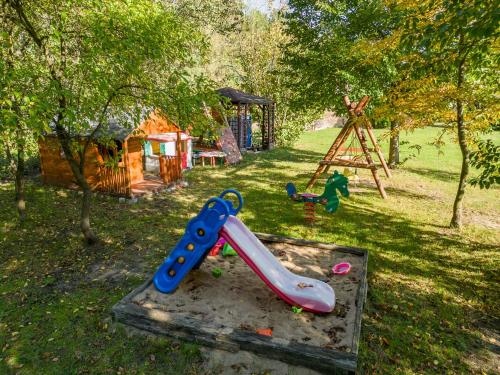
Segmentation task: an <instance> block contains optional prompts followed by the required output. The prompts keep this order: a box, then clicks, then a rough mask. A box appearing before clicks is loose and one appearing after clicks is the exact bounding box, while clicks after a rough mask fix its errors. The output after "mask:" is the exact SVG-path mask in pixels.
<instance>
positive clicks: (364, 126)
mask: <svg viewBox="0 0 500 375" xmlns="http://www.w3.org/2000/svg"><path fill="white" fill-rule="evenodd" d="M343 99H344V103H345V105H346V107H347V111H348V113H349V119H348V120H347V122H346V123H345V125H344V127H343V128H342V130H341V131H340V133H339V135H338V136H337V138H336V139H335V141H334V142H333V144H332V146H331V147H330V149H329V150H328V152H327V153H326V154H325V156H324V157H323V160H321V161H320V162H319V166H318V169H316V172H315V173H314V175H313V176H312V177H311V180H310V181H309V183H308V184H307V189H310V188H311V187H313V186H314V184H315V183H316V181H317V180H318V178H319V177H320V175H321V174H322V173H327V172H328V170H329V169H330V167H331V166H332V165H333V166H342V167H353V168H366V169H370V170H371V172H372V175H373V179H374V180H375V183H376V184H377V188H378V191H379V192H380V195H381V196H382V198H384V199H385V198H387V194H386V192H385V189H384V185H383V184H382V181H381V180H380V178H379V176H378V174H377V169H378V168H379V167H380V166H382V168H383V169H384V172H385V174H386V176H387V177H391V171H390V170H389V167H388V166H387V163H386V162H385V159H384V155H383V153H382V151H381V150H380V146H379V145H378V142H377V138H376V137H375V134H374V133H373V127H372V125H371V123H370V120H368V117H366V115H365V113H364V112H363V109H364V108H365V107H366V105H367V104H368V102H369V101H370V97H369V96H364V97H363V98H362V99H361V100H360V101H359V103H354V102H352V103H351V101H350V100H349V97H348V96H347V95H346V96H344V98H343ZM353 131H354V133H355V135H356V137H357V138H358V140H359V144H360V145H361V149H362V151H363V154H364V157H365V159H366V160H365V161H359V160H346V159H341V158H340V157H339V154H340V153H342V152H345V150H348V149H349V147H347V148H346V147H343V146H344V144H345V143H346V141H347V140H348V139H349V136H350V135H351V133H352V132H353ZM365 131H366V133H368V137H369V138H370V141H371V143H372V145H373V147H372V148H370V147H368V144H367V138H366V135H365ZM371 152H375V153H376V154H377V156H378V159H379V161H380V164H379V165H377V164H375V163H374V161H373V158H372V155H371Z"/></svg>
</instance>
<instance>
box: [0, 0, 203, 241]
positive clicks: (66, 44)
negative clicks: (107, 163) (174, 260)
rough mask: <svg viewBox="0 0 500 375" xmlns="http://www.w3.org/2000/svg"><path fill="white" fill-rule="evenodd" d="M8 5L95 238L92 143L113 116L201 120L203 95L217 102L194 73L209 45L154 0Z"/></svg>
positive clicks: (16, 1) (86, 226)
mask: <svg viewBox="0 0 500 375" xmlns="http://www.w3.org/2000/svg"><path fill="white" fill-rule="evenodd" d="M3 3H4V4H5V5H6V6H7V7H9V8H10V9H11V10H12V12H13V13H14V16H13V17H12V22H14V23H15V24H16V25H17V26H18V27H19V28H20V29H21V30H23V32H25V33H26V35H27V36H28V37H29V40H30V43H31V44H32V45H33V47H34V49H35V50H36V53H37V57H38V61H39V64H40V66H41V71H43V72H45V76H44V79H45V81H46V85H45V87H44V92H43V100H44V103H43V107H44V108H46V113H47V114H48V115H47V116H46V117H48V118H51V119H52V126H53V128H54V130H55V133H56V135H57V138H58V140H59V143H60V145H61V148H62V150H63V152H64V154H65V157H66V159H67V161H68V163H69V165H70V167H71V171H72V173H73V175H74V177H75V181H76V183H77V184H78V185H79V187H80V188H81V189H82V191H83V196H82V208H81V216H80V227H81V231H82V233H83V235H84V237H85V240H86V241H87V242H88V243H93V242H95V241H96V240H97V236H96V235H95V234H94V232H93V231H92V229H91V225H90V208H91V198H92V191H91V189H90V186H89V184H88V183H87V181H86V179H85V177H84V170H85V157H84V155H85V154H86V152H87V150H88V149H89V146H90V144H91V143H92V142H96V141H97V140H98V138H99V135H100V134H105V133H106V132H105V130H106V127H107V126H108V122H109V120H110V119H111V118H115V119H119V120H122V122H123V123H130V122H131V121H130V120H131V119H132V122H133V123H134V124H135V125H137V124H138V122H139V118H140V117H141V114H142V113H144V111H147V110H150V109H152V108H156V109H158V110H163V111H164V112H165V113H168V115H169V116H170V117H173V118H174V119H175V120H177V121H179V122H180V123H183V124H187V123H188V122H187V119H190V120H193V113H195V112H196V113H200V112H201V108H202V106H201V100H202V99H204V100H206V101H209V100H210V95H208V94H207V95H204V94H206V92H205V91H206V89H207V86H208V85H207V82H206V80H205V79H204V78H203V77H197V76H193V74H192V73H191V72H190V69H192V68H193V67H195V66H196V65H197V64H198V63H199V62H200V60H201V59H202V58H203V54H204V52H205V51H206V44H205V42H204V39H203V37H202V35H201V34H200V33H199V32H197V30H196V29H194V28H193V27H192V26H191V25H190V24H189V23H188V22H185V20H182V19H180V18H179V17H178V16H177V15H175V14H174V13H173V12H172V11H167V10H166V9H165V8H164V7H163V6H162V5H161V4H159V3H157V2H153V1H148V0H127V1H119V0H110V1H94V0H81V1H76V0H52V1H48V0H47V1H42V0H40V1H37V2H29V3H28V2H24V1H21V0H3ZM200 118H203V116H201V117H200ZM193 123H196V121H193Z"/></svg>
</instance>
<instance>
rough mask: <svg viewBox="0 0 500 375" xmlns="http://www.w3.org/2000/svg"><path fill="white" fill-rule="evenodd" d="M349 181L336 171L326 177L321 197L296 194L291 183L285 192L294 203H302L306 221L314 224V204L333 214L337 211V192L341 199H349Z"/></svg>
mask: <svg viewBox="0 0 500 375" xmlns="http://www.w3.org/2000/svg"><path fill="white" fill-rule="evenodd" d="M348 183H349V180H348V179H347V177H345V176H344V175H343V174H340V173H339V172H338V171H335V172H333V174H332V175H331V176H330V177H328V179H327V180H326V184H325V191H324V192H323V194H321V195H317V194H310V193H297V188H296V187H295V185H294V184H293V183H291V182H289V183H288V184H286V191H287V193H288V196H289V197H290V198H291V199H292V200H294V201H296V202H303V203H304V213H305V218H306V221H308V222H311V223H312V222H314V221H315V215H314V206H315V204H316V203H320V204H322V205H324V206H325V210H326V211H327V212H329V213H334V212H335V211H337V209H338V208H339V205H340V199H339V197H338V195H337V190H338V191H339V192H340V194H341V195H342V196H343V197H346V198H347V197H349V190H348V189H347V184H348Z"/></svg>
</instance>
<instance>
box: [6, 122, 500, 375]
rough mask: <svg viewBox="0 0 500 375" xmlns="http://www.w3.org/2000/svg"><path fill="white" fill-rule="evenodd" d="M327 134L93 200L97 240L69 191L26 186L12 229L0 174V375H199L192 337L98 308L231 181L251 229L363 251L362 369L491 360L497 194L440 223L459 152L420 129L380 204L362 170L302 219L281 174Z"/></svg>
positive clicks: (449, 368) (319, 147) (305, 159)
mask: <svg viewBox="0 0 500 375" xmlns="http://www.w3.org/2000/svg"><path fill="white" fill-rule="evenodd" d="M337 132H338V129H328V130H322V131H319V132H315V133H306V134H304V136H303V137H302V138H301V140H300V141H299V142H298V143H297V145H296V146H295V147H294V148H290V149H275V150H273V151H272V152H266V153H259V154H256V155H247V156H246V157H245V160H244V161H243V162H242V163H241V164H240V165H239V166H236V167H228V168H216V169H211V168H196V169H195V170H194V171H192V172H190V173H189V174H188V175H187V179H188V181H189V182H190V186H189V187H188V188H186V189H183V190H178V191H176V192H174V193H171V194H163V195H159V196H156V197H155V198H154V199H152V200H142V201H140V202H139V203H137V204H133V205H131V204H127V203H121V204H120V203H119V202H118V199H117V198H112V197H106V196H102V195H99V196H96V197H95V199H94V209H93V224H94V227H95V228H96V230H97V231H98V233H99V235H100V237H101V239H102V242H101V243H100V244H99V245H97V246H94V247H90V248H87V247H85V246H83V244H82V242H81V239H80V235H79V231H78V220H77V219H78V209H79V199H78V198H79V195H78V193H77V192H74V191H68V190H64V189H57V188H48V187H43V186H41V185H40V184H39V182H37V181H36V180H35V181H33V182H30V183H29V184H28V194H27V199H28V209H29V216H30V218H29V220H28V222H27V223H25V225H24V226H22V227H19V226H18V224H17V219H16V214H15V209H14V206H13V204H11V202H12V200H13V186H12V184H9V183H6V184H2V185H0V202H1V205H0V269H1V279H0V348H1V350H0V373H2V374H3V373H7V374H8V373H19V374H77V373H92V374H106V373H121V374H139V373H140V374H142V373H145V374H155V373H158V374H165V373H169V374H180V373H193V374H196V373H199V372H200V371H201V368H202V365H203V363H202V359H201V355H200V353H199V350H198V348H197V347H196V346H194V345H188V344H183V345H179V344H175V343H171V342H168V341H164V340H149V339H145V338H140V337H127V335H126V334H125V332H123V331H122V330H120V329H115V328H113V327H112V325H111V324H110V322H109V316H110V309H111V306H112V305H113V304H114V303H116V302H117V301H118V300H119V299H120V298H122V297H123V296H124V295H125V294H127V293H129V292H130V291H131V290H132V289H133V288H134V287H136V286H137V285H139V284H140V283H141V282H142V281H143V280H144V279H145V278H146V277H147V275H149V274H151V273H152V272H153V271H154V270H155V268H156V267H157V266H158V265H159V264H160V263H161V262H162V260H163V258H164V257H165V255H166V254H167V252H168V250H169V248H170V247H171V246H172V245H173V244H174V243H175V242H176V240H177V239H178V238H179V237H180V236H181V235H182V232H183V229H184V225H185V223H186V222H187V220H188V219H189V218H190V217H191V216H193V215H194V214H195V213H196V212H197V210H198V209H199V208H201V206H202V204H203V203H204V201H205V200H206V199H207V198H209V197H210V196H213V195H216V194H218V193H220V192H221V191H222V190H223V189H225V188H228V187H235V188H237V189H239V190H240V191H241V192H242V194H243V196H244V198H245V206H244V208H243V210H242V212H241V213H240V216H241V219H242V220H243V221H244V222H245V223H246V224H247V226H249V227H250V228H251V229H252V230H254V231H259V232H268V233H275V234H281V235H288V236H292V237H300V238H306V239H311V240H318V241H325V242H335V243H339V244H344V245H350V246H358V247H363V248H365V249H367V250H369V254H370V260H369V275H368V283H369V292H368V302H367V305H366V308H365V315H364V319H363V327H362V341H361V348H360V366H359V370H360V372H367V373H372V372H373V373H405V374H411V373H423V372H427V373H467V372H476V373H481V372H482V371H483V372H485V373H489V372H491V373H496V372H497V371H499V369H498V367H497V366H498V365H499V364H498V354H493V352H494V351H495V350H496V352H497V353H498V342H494V341H493V337H494V335H495V334H496V335H498V331H495V329H497V328H498V326H499V322H500V316H499V311H500V306H499V301H500V292H499V287H498V285H499V284H498V283H499V281H500V280H499V276H498V268H499V264H500V256H499V251H498V249H499V247H500V246H499V245H500V230H499V229H500V219H499V218H500V205H499V202H500V190H499V189H498V188H495V189H491V190H489V191H481V190H479V189H478V188H468V191H467V194H466V199H465V207H466V210H465V224H466V225H465V227H464V229H463V230H462V231H456V230H450V229H448V228H447V225H448V223H449V220H450V217H451V207H452V204H453V197H454V193H455V189H456V185H457V180H458V173H459V166H460V154H459V150H458V147H457V145H456V144H453V143H450V142H447V144H446V145H445V146H444V147H443V148H442V149H441V153H438V152H437V151H436V149H435V148H434V146H431V145H429V143H430V142H431V141H432V140H433V139H435V137H436V135H437V134H438V132H439V130H437V129H427V130H419V131H417V132H415V133H412V134H407V135H403V136H402V139H403V140H404V141H408V142H410V143H405V144H404V145H403V146H402V156H403V157H405V156H408V155H410V154H412V153H414V152H415V149H414V148H411V147H410V146H411V145H412V144H420V145H421V146H422V149H421V151H420V153H419V154H418V155H416V156H415V157H414V158H412V159H411V160H408V161H407V162H406V163H405V164H404V166H403V167H401V168H400V169H398V170H396V171H394V176H393V178H392V179H391V180H387V179H386V178H384V183H386V186H387V192H388V195H389V199H387V200H382V199H380V198H379V195H378V192H377V191H376V189H374V188H373V187H372V186H370V185H368V184H367V183H364V182H363V181H364V180H368V179H369V176H368V175H367V174H366V171H362V172H363V173H360V174H361V176H360V177H361V180H362V183H360V185H359V186H352V190H354V193H353V194H352V195H351V197H350V198H349V199H348V200H346V199H343V200H342V203H341V207H340V209H339V210H338V211H337V213H336V214H334V215H329V214H327V213H326V212H324V211H323V210H321V209H320V210H318V213H319V217H320V220H319V222H318V223H317V225H315V226H314V227H309V226H306V225H304V222H303V218H302V207H301V205H299V204H292V202H291V201H289V200H288V198H287V197H286V194H285V191H284V185H285V183H286V182H288V181H293V182H295V183H296V185H297V186H298V187H299V189H300V188H304V186H305V184H306V183H307V181H308V179H309V177H310V175H311V173H312V172H313V171H314V170H315V168H316V165H317V162H318V160H319V159H320V158H321V157H322V155H323V153H324V152H325V151H326V149H327V148H328V147H329V145H330V144H331V142H332V140H333V137H334V136H335V134H337ZM378 133H379V134H381V132H380V131H379V132H378ZM490 137H493V138H495V139H496V141H497V142H499V141H500V135H499V134H498V133H497V134H492V135H490ZM383 144H384V147H387V145H386V142H383ZM320 186H321V182H320V183H319V184H318V185H317V187H316V188H315V190H316V191H318V192H319V191H320V190H321V187H320ZM497 337H498V336H497Z"/></svg>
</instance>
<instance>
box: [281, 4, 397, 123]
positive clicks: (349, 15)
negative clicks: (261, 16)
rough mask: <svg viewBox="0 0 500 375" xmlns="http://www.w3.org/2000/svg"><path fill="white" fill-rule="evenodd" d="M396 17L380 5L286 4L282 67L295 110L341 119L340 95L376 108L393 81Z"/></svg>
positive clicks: (342, 105)
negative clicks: (368, 98) (367, 98)
mask: <svg viewBox="0 0 500 375" xmlns="http://www.w3.org/2000/svg"><path fill="white" fill-rule="evenodd" d="M397 16H398V15H397V14H394V12H393V7H392V6H390V5H388V4H385V3H384V1H372V0H366V1H365V0H361V1H356V2H352V1H335V2H330V1H322V0H318V1H304V0H291V1H289V10H288V11H287V12H286V16H285V17H286V21H287V22H286V24H287V29H286V30H287V33H288V35H290V37H291V39H290V41H289V43H288V44H287V46H286V54H285V61H286V63H287V65H288V68H289V72H288V77H289V78H290V79H289V84H290V85H291V86H292V87H293V90H294V91H296V97H297V100H296V101H295V105H296V106H302V107H306V108H311V107H314V108H318V109H321V110H323V109H331V110H334V111H335V112H336V113H339V114H343V113H346V108H345V105H344V103H343V101H342V96H343V95H345V94H350V95H351V96H352V97H353V98H356V99H357V98H360V97H361V96H363V95H371V96H372V97H373V98H374V102H375V103H377V101H378V99H379V98H380V97H381V96H382V95H383V94H384V92H385V91H386V90H387V89H388V88H389V87H390V86H391V85H392V83H393V82H394V81H395V80H396V79H397V78H398V71H397V59H396V57H397V53H398V51H397V48H394V46H393V45H392V44H391V43H390V42H391V38H392V34H393V30H394V28H395V27H396V25H397V23H398V17H397ZM387 40H389V43H387V44H388V45H386V46H384V49H383V51H382V46H381V42H386V41H387ZM374 46H375V47H374Z"/></svg>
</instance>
